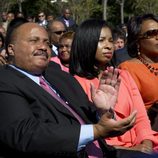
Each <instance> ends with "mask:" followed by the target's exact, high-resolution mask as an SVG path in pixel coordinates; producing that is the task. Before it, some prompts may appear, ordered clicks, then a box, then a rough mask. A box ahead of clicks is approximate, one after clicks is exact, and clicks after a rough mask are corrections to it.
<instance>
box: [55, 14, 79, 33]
mask: <svg viewBox="0 0 158 158" xmlns="http://www.w3.org/2000/svg"><path fill="white" fill-rule="evenodd" d="M57 19H58V20H59V21H61V22H62V23H63V24H64V25H65V28H67V30H73V31H75V30H76V28H77V24H76V22H75V21H74V20H73V19H72V18H70V19H69V20H68V21H69V27H67V26H66V24H65V21H64V17H63V16H61V17H58V18H57Z"/></svg>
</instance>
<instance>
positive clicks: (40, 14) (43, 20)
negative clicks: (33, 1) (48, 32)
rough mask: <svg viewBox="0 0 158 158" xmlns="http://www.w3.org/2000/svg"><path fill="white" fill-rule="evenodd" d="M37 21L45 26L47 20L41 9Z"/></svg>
mask: <svg viewBox="0 0 158 158" xmlns="http://www.w3.org/2000/svg"><path fill="white" fill-rule="evenodd" d="M37 23H38V24H39V25H40V26H43V27H45V28H47V25H48V21H47V20H46V15H45V13H44V12H43V11H39V13H38V21H37Z"/></svg>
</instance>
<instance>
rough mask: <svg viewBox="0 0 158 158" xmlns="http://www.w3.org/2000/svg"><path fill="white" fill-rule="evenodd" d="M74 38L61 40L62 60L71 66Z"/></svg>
mask: <svg viewBox="0 0 158 158" xmlns="http://www.w3.org/2000/svg"><path fill="white" fill-rule="evenodd" d="M71 44H72V39H69V38H63V39H61V40H60V47H59V55H58V57H59V58H60V61H61V62H62V64H63V65H64V66H66V67H69V60H70V51H71Z"/></svg>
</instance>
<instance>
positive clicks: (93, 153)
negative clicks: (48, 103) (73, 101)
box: [39, 76, 103, 158]
mask: <svg viewBox="0 0 158 158" xmlns="http://www.w3.org/2000/svg"><path fill="white" fill-rule="evenodd" d="M39 79H40V86H41V87H42V88H43V89H44V90H46V91H47V92H48V93H50V94H51V95H52V96H53V97H54V98H55V99H56V100H58V101H59V102H60V103H61V104H62V105H63V106H64V107H65V108H67V109H68V110H69V111H70V112H71V113H72V114H73V115H74V117H75V118H76V119H77V120H78V121H79V122H80V124H81V125H82V124H85V122H84V121H83V119H82V118H81V117H80V116H79V115H78V114H77V113H76V112H75V111H74V110H73V109H72V108H71V107H70V106H69V105H68V104H66V103H65V101H63V99H62V98H60V97H59V96H58V95H57V94H56V93H55V92H54V91H53V90H52V89H51V87H50V86H49V84H48V83H47V81H45V79H44V78H43V77H42V76H41V77H40V78H39ZM86 151H87V153H88V157H89V158H102V157H103V155H102V151H101V149H100V147H99V144H98V142H97V141H93V142H92V143H90V144H88V145H87V146H86Z"/></svg>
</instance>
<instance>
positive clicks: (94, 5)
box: [0, 0, 158, 27]
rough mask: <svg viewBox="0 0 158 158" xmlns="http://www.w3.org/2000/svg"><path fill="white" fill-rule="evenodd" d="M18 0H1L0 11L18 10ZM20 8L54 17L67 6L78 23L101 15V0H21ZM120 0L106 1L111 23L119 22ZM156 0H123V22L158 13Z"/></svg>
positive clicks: (26, 12)
mask: <svg viewBox="0 0 158 158" xmlns="http://www.w3.org/2000/svg"><path fill="white" fill-rule="evenodd" d="M18 1H19V0H1V4H3V5H0V12H2V11H10V10H12V11H14V12H17V11H18V10H19V6H18ZM21 1H22V3H21V4H22V10H23V12H24V14H25V15H30V14H31V15H33V16H36V15H37V14H38V11H39V10H43V11H44V12H45V13H46V14H47V13H49V14H52V15H54V16H55V17H57V16H60V15H61V11H62V8H63V7H65V6H68V7H69V8H70V9H71V10H72V13H73V18H74V19H75V20H76V22H77V23H78V24H79V23H80V22H82V21H83V20H85V19H87V18H91V17H93V18H102V17H103V9H105V8H103V6H102V4H103V0H68V3H64V2H62V0H57V2H56V3H51V2H50V0H21ZM121 1H122V0H108V1H107V8H106V9H107V20H108V21H109V22H110V23H111V25H113V26H114V27H115V26H116V25H119V24H120V23H121V12H120V3H121ZM157 1H158V0H124V21H125V23H126V22H127V21H128V19H129V18H130V17H131V16H133V15H139V14H144V13H154V14H158V3H157Z"/></svg>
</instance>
